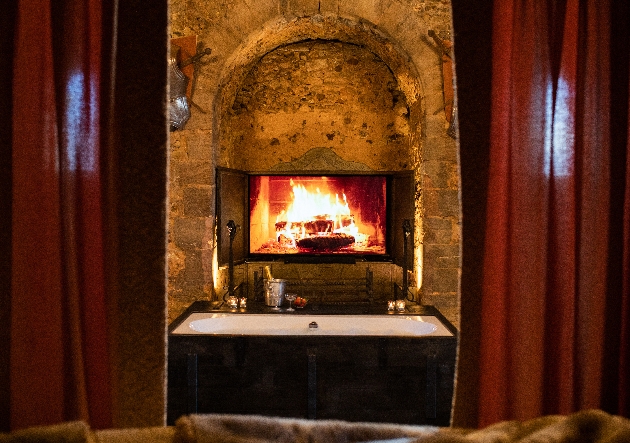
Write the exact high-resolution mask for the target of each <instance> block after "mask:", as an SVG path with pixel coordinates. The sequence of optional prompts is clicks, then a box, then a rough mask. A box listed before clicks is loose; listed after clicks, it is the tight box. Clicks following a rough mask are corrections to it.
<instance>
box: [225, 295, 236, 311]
mask: <svg viewBox="0 0 630 443" xmlns="http://www.w3.org/2000/svg"><path fill="white" fill-rule="evenodd" d="M227 304H228V306H229V307H230V308H232V309H236V308H238V298H236V297H228V299H227Z"/></svg>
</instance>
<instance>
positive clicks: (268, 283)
mask: <svg viewBox="0 0 630 443" xmlns="http://www.w3.org/2000/svg"><path fill="white" fill-rule="evenodd" d="M264 283H265V304H266V305H267V306H275V307H280V306H282V303H284V288H285V286H286V284H287V281H286V280H282V279H280V278H272V279H271V280H267V279H265V281H264Z"/></svg>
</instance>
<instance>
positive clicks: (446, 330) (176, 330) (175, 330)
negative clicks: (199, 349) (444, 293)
mask: <svg viewBox="0 0 630 443" xmlns="http://www.w3.org/2000/svg"><path fill="white" fill-rule="evenodd" d="M205 316H220V317H245V316H248V317H264V318H280V317H282V316H285V317H291V318H292V319H296V318H305V321H306V319H308V320H317V319H319V318H322V317H355V318H367V319H375V318H376V319H387V318H389V319H391V320H394V319H395V318H399V319H402V318H408V317H412V318H413V317H421V318H424V319H427V318H431V319H435V321H432V320H426V321H427V322H429V323H432V324H434V325H435V326H436V330H435V331H433V332H431V333H428V334H421V335H416V334H408V333H400V334H393V333H383V334H379V333H357V334H352V333H349V334H334V333H331V334H327V333H313V334H310V333H308V331H307V332H302V333H299V332H298V331H297V330H296V333H290V332H289V333H269V334H265V333H251V332H249V331H248V332H243V333H239V332H236V331H229V332H199V331H193V330H191V329H192V328H191V329H190V330H189V329H186V325H187V324H188V323H192V322H194V321H198V320H203V319H204V318H206V317H205ZM181 317H182V318H181V319H178V320H181V321H178V322H173V325H171V326H172V327H170V328H169V335H173V336H207V337H227V336H233V337H398V338H412V339H418V338H451V337H455V336H456V332H454V331H453V330H452V329H453V328H452V325H450V323H448V322H445V321H444V320H443V319H442V318H440V317H439V316H437V315H434V314H426V313H425V314H422V315H420V314H417V313H388V314H320V313H312V312H309V313H306V314H301V315H300V314H298V315H295V314H288V313H273V314H272V313H260V312H258V313H252V312H247V313H246V312H229V311H228V312H226V311H210V312H207V311H202V312H199V311H194V312H189V313H188V314H186V315H184V314H182V316H181ZM420 321H424V320H420ZM175 323H177V324H175ZM182 328H183V329H184V330H182V331H180V329H182Z"/></svg>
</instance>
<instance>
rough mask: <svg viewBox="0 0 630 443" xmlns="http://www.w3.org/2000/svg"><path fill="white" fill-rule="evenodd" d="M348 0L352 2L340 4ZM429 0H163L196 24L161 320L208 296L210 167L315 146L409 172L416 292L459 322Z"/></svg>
mask: <svg viewBox="0 0 630 443" xmlns="http://www.w3.org/2000/svg"><path fill="white" fill-rule="evenodd" d="M346 3H352V4H346ZM428 30H435V31H436V32H441V35H442V37H445V36H447V34H446V32H448V31H449V30H450V3H449V2H445V1H438V0H427V1H418V0H404V1H403V0H399V1H395V0H390V1H376V0H375V1H357V2H342V1H323V0H322V1H312V0H304V1H292V0H260V1H258V2H255V3H251V2H245V1H244V0H232V1H218V2H205V1H202V0H187V1H180V0H173V1H172V3H171V36H172V37H174V38H175V37H182V36H189V35H196V36H197V39H198V41H199V42H200V46H201V47H204V48H205V47H210V48H211V49H212V55H211V56H210V57H206V59H204V61H203V63H201V64H200V65H199V66H198V70H197V74H198V75H197V77H196V82H195V89H194V90H193V102H194V105H193V107H192V117H191V119H190V121H189V122H188V123H187V125H186V127H185V128H184V129H183V130H180V131H176V132H172V133H171V158H170V186H169V193H170V204H171V206H170V214H169V319H170V320H172V319H174V318H175V317H176V316H177V315H178V314H179V313H181V312H182V311H183V309H185V308H186V307H187V306H188V305H189V304H190V303H191V302H192V301H194V300H197V299H209V298H213V297H215V296H216V295H215V294H214V290H213V288H214V286H215V280H216V279H218V276H217V270H216V269H214V270H213V264H212V263H213V261H212V259H213V253H214V229H215V227H214V198H215V197H214V191H215V178H214V170H215V167H216V166H225V167H232V168H238V169H243V170H247V171H259V172H260V171H265V170H269V169H270V168H272V167H273V166H274V165H276V164H278V163H284V162H291V161H293V160H295V159H296V158H299V157H301V156H302V155H303V154H305V153H307V152H309V150H310V149H313V148H319V149H321V148H326V149H330V150H332V151H334V153H335V154H336V155H338V156H339V157H341V158H343V159H344V160H345V161H348V162H359V163H361V164H363V165H366V166H367V167H368V168H370V169H372V170H375V171H392V170H413V171H415V175H416V177H417V184H416V188H417V189H416V232H415V239H416V245H415V246H416V249H417V250H418V252H420V253H421V254H422V255H423V260H422V261H419V262H418V265H417V266H416V269H415V270H414V271H415V273H416V274H417V275H416V280H418V281H422V301H423V303H426V304H434V305H436V306H437V307H438V308H439V309H440V310H441V311H442V312H444V314H445V315H446V316H447V317H448V318H449V319H450V320H451V321H453V322H454V323H455V324H457V323H458V295H457V294H458V283H459V269H460V267H459V232H460V226H459V223H460V217H459V199H458V195H459V180H458V177H459V175H458V165H457V145H456V142H455V140H453V139H452V138H451V137H449V136H448V134H447V129H448V126H449V124H448V121H447V120H446V116H445V113H444V112H443V111H442V110H443V108H444V98H443V87H442V86H443V85H442V72H441V65H440V52H439V50H438V49H437V48H436V45H435V43H434V42H433V41H432V40H431V39H430V38H429V37H427V33H428Z"/></svg>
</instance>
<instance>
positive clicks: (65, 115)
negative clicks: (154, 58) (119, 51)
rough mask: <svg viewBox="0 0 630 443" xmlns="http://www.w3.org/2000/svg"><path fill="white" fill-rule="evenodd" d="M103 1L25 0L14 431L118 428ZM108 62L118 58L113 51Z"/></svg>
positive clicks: (17, 86)
mask: <svg viewBox="0 0 630 443" xmlns="http://www.w3.org/2000/svg"><path fill="white" fill-rule="evenodd" d="M102 7H103V5H102V4H101V2H100V0H90V1H82V0H65V1H55V2H54V4H53V2H51V1H49V0H20V2H19V4H18V11H19V12H18V15H17V24H16V31H15V42H16V44H15V58H14V66H13V90H14V101H13V143H12V144H13V159H12V173H13V183H12V189H13V192H12V250H13V253H12V260H11V263H12V281H11V294H12V296H11V331H12V334H11V354H10V377H11V403H10V407H11V428H13V429H17V428H23V427H27V426H35V425H42V424H50V423H57V422H60V421H66V420H78V419H80V420H85V421H86V422H88V423H90V424H91V426H94V427H95V428H104V427H109V426H111V425H112V395H111V387H110V380H111V372H110V364H109V361H110V359H109V356H110V349H109V341H110V338H109V335H108V332H109V327H108V307H107V303H106V297H105V293H106V289H105V288H106V286H105V284H106V282H105V274H104V263H105V249H104V241H105V239H104V230H103V215H104V207H103V203H102V194H103V184H104V183H103V179H102V166H101V155H102V152H101V142H100V140H101V123H102V120H103V118H104V116H103V115H101V111H102V110H103V109H104V108H105V110H107V108H106V106H107V105H108V103H107V96H105V99H104V97H103V96H102V95H101V92H102V91H101V85H102V81H101V72H102V71H103V70H104V69H108V68H109V66H108V65H107V62H105V63H103V53H102V47H101V44H102V35H103V30H102V24H103V17H102V12H101V11H102ZM105 60H107V57H105Z"/></svg>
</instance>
